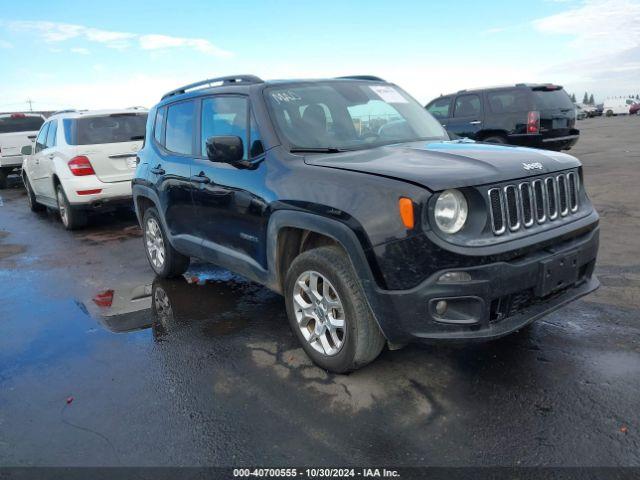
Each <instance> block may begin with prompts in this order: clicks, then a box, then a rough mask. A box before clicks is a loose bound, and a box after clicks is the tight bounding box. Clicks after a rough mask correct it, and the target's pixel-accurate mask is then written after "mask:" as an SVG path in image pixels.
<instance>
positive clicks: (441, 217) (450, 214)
mask: <svg viewBox="0 0 640 480" xmlns="http://www.w3.org/2000/svg"><path fill="white" fill-rule="evenodd" d="M468 213H469V208H468V206H467V200H466V199H465V198H464V195H463V194H462V192H460V190H445V191H444V192H442V193H441V194H440V195H439V196H438V199H437V200H436V206H435V209H434V211H433V216H434V218H435V220H436V225H438V228H439V229H440V230H442V231H443V232H444V233H449V234H452V233H456V232H459V231H460V229H461V228H462V227H463V226H464V224H465V222H466V221H467V214H468Z"/></svg>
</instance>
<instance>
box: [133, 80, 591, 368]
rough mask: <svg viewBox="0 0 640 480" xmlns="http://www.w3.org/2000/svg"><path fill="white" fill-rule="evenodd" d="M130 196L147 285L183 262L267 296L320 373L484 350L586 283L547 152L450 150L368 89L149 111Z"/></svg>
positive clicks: (570, 189) (567, 170)
mask: <svg viewBox="0 0 640 480" xmlns="http://www.w3.org/2000/svg"><path fill="white" fill-rule="evenodd" d="M133 196H134V201H135V207H136V211H137V215H138V219H139V221H140V224H141V225H142V228H143V232H144V244H145V249H146V253H147V256H148V259H149V263H150V264H151V267H152V268H153V270H154V271H155V272H156V273H157V274H158V275H159V276H161V277H171V276H177V275H180V274H182V273H183V272H185V271H186V270H187V268H188V266H189V261H190V257H197V258H200V259H204V260H206V261H210V262H212V263H215V264H217V265H219V266H222V267H225V268H228V269H230V270H232V271H234V272H236V273H238V274H240V275H243V276H245V277H247V278H249V279H251V280H254V281H256V282H258V283H261V284H263V285H266V286H267V287H268V288H270V289H272V290H274V291H275V292H278V293H281V294H282V295H284V297H285V304H286V309H287V313H288V317H289V321H290V323H291V328H292V330H293V332H294V333H295V335H296V336H297V337H298V339H299V340H300V342H301V344H302V346H303V347H304V349H305V351H306V352H307V354H308V355H309V356H310V357H311V358H312V359H313V360H314V361H315V362H316V363H317V364H318V365H320V366H322V367H324V368H326V369H329V370H332V371H335V372H346V371H349V370H353V369H355V368H358V367H360V366H362V365H365V364H366V363H368V362H370V361H372V360H373V359H374V358H376V356H377V355H378V354H379V353H380V351H381V350H382V348H383V346H384V345H385V343H388V345H389V346H390V347H391V348H395V347H398V346H401V345H403V344H406V343H407V342H410V341H412V340H427V339H429V340H440V339H465V340H471V339H491V338H496V337H499V336H502V335H505V334H507V333H510V332H512V331H514V330H517V329H520V328H522V327H524V326H525V325H527V324H529V323H530V322H532V321H533V320H535V319H537V318H539V317H540V316H542V315H543V314H546V313H548V312H550V311H551V310H554V309H556V308H558V307H560V306H562V305H564V304H566V303H567V302H569V301H571V300H574V299H575V298H577V297H580V296H582V295H585V294H587V293H589V292H591V291H592V290H594V289H595V288H597V286H598V281H597V279H596V278H595V276H593V270H594V265H595V260H596V253H597V248H598V215H597V213H596V212H595V210H594V209H593V207H592V205H591V203H590V201H589V198H588V197H587V194H586V192H585V189H584V187H583V182H582V168H581V165H580V162H579V161H578V160H577V159H575V158H574V157H571V156H569V155H566V154H563V153H551V152H541V151H538V150H534V149H526V148H515V147H508V146H497V145H487V144H482V143H475V142H472V141H469V140H453V141H452V140H450V139H449V137H448V135H447V133H446V132H445V131H444V129H443V128H442V127H441V126H440V124H439V123H438V122H437V121H436V120H435V119H434V118H433V117H432V116H431V115H430V114H429V113H427V111H426V110H425V109H424V108H423V107H422V106H421V105H419V104H418V103H417V102H416V101H415V100H414V99H413V98H411V97H410V96H409V95H407V94H406V93H405V92H404V91H403V90H401V89H400V88H398V87H397V86H395V85H392V84H389V83H386V82H384V81H383V80H381V79H378V78H376V77H369V76H361V77H346V78H338V79H330V80H310V81H301V80H296V81H293V80H292V81H269V82H265V81H262V80H260V79H259V78H257V77H254V76H235V77H224V78H219V79H211V80H206V81H204V82H199V83H196V84H193V85H188V86H186V87H182V88H180V89H177V90H175V91H172V92H169V93H167V94H166V95H165V96H164V97H163V98H162V101H161V102H160V103H159V104H158V105H156V106H155V107H154V108H153V109H152V110H151V111H150V113H149V121H148V124H147V132H146V142H145V145H144V147H143V148H142V150H140V152H139V165H138V168H137V171H136V174H135V178H134V180H133Z"/></svg>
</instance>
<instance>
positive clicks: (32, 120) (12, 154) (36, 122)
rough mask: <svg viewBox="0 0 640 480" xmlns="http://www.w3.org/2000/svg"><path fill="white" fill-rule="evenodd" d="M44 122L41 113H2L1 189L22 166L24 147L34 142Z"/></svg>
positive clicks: (0, 124) (0, 120)
mask: <svg viewBox="0 0 640 480" xmlns="http://www.w3.org/2000/svg"><path fill="white" fill-rule="evenodd" d="M43 123H44V117H43V116H42V115H40V114H39V113H3V114H0V190H2V189H4V188H7V177H8V176H9V175H10V174H11V173H12V172H13V171H14V170H18V169H19V168H20V167H21V166H22V153H21V151H22V147H25V146H28V145H31V144H33V141H34V140H35V138H36V134H37V133H38V130H40V127H41V126H42V124H43Z"/></svg>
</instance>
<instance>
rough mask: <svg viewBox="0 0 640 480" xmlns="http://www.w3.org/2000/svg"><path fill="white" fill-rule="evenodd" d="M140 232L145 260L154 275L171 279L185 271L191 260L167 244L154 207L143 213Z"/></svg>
mask: <svg viewBox="0 0 640 480" xmlns="http://www.w3.org/2000/svg"><path fill="white" fill-rule="evenodd" d="M142 231H143V238H144V246H145V252H147V260H149V265H151V268H152V269H153V271H154V272H155V273H156V275H158V276H159V277H161V278H171V277H177V276H179V275H182V274H183V273H184V272H186V271H187V269H188V268H189V262H190V260H191V259H190V258H189V257H187V256H185V255H182V254H181V253H180V252H178V251H177V250H176V249H175V248H173V245H171V243H169V241H168V240H167V235H166V234H165V232H164V230H163V228H162V222H161V221H160V216H159V215H158V211H157V210H156V209H155V208H154V207H149V208H147V210H146V211H145V212H144V217H143V219H142Z"/></svg>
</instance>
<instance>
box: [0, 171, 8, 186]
mask: <svg viewBox="0 0 640 480" xmlns="http://www.w3.org/2000/svg"><path fill="white" fill-rule="evenodd" d="M8 175H9V172H8V171H7V170H5V169H4V168H0V190H4V189H5V188H7V176H8Z"/></svg>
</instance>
